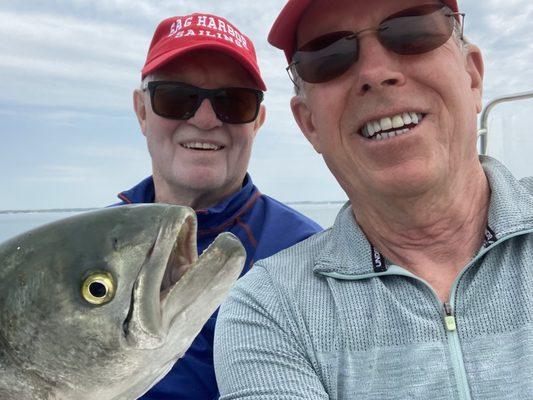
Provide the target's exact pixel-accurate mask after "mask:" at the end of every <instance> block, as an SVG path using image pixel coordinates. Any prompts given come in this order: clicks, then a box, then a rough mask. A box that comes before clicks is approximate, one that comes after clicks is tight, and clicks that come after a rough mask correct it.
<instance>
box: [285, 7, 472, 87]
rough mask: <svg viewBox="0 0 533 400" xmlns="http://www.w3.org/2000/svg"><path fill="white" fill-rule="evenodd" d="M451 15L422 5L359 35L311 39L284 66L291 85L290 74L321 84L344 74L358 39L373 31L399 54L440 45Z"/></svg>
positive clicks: (337, 34)
mask: <svg viewBox="0 0 533 400" xmlns="http://www.w3.org/2000/svg"><path fill="white" fill-rule="evenodd" d="M457 16H461V17H462V19H463V21H461V38H462V36H463V32H462V30H463V25H464V16H465V14H463V13H455V12H452V10H451V9H450V8H449V7H447V6H446V5H444V4H442V3H433V4H426V5H421V6H417V7H412V8H408V9H405V10H402V11H400V12H398V13H395V14H394V15H391V16H389V17H387V18H386V19H385V20H384V21H382V22H381V23H380V24H379V26H378V27H377V28H368V29H363V30H361V31H359V32H349V31H341V32H332V33H328V34H326V35H323V36H320V37H318V38H315V39H313V40H311V41H310V42H308V43H306V44H304V45H303V46H302V47H300V48H299V49H298V50H297V51H296V52H295V53H294V56H293V58H292V63H291V64H290V65H289V66H288V67H287V72H288V73H289V77H290V78H291V80H292V81H293V82H295V79H294V72H296V73H297V74H298V76H299V77H300V78H301V79H303V80H304V81H305V82H309V83H323V82H327V81H330V80H332V79H335V78H337V77H339V76H341V75H342V74H344V73H345V72H346V71H347V70H348V69H350V67H351V66H352V65H353V64H354V63H356V62H357V60H358V58H359V40H358V38H359V36H360V35H361V34H362V33H365V32H376V33H377V37H378V40H379V41H380V43H381V44H382V45H383V46H384V47H385V48H386V49H388V50H390V51H393V52H394V53H397V54H402V55H413V54H422V53H426V52H429V51H432V50H435V49H436V48H438V47H440V46H442V45H443V44H444V43H446V42H447V41H448V39H449V38H450V37H451V35H452V32H453V27H454V20H453V19H454V18H456V17H457Z"/></svg>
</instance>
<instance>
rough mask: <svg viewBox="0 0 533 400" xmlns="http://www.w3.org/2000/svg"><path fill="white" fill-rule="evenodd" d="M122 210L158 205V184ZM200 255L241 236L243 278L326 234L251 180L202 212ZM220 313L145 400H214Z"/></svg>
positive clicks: (127, 195)
mask: <svg viewBox="0 0 533 400" xmlns="http://www.w3.org/2000/svg"><path fill="white" fill-rule="evenodd" d="M118 197H119V198H120V199H121V200H122V202H121V203H119V204H118V205H123V204H133V203H153V202H154V199H155V190H154V182H153V179H152V177H149V178H147V179H145V180H144V181H142V182H141V183H139V184H138V185H137V186H135V187H133V188H132V189H130V190H128V191H125V192H122V193H120V194H119V195H118ZM196 215H197V218H198V252H199V253H201V252H203V251H204V250H205V249H206V248H207V247H208V246H209V244H211V242H212V241H213V240H214V239H215V237H216V236H217V235H218V234H219V233H221V232H231V233H233V234H234V235H236V236H237V237H238V238H239V240H240V241H241V242H242V244H243V245H244V247H245V248H246V254H247V256H246V264H245V266H244V270H243V272H242V274H245V273H246V272H248V271H249V270H250V268H251V267H252V265H253V263H254V262H255V261H257V260H260V259H262V258H266V257H269V256H271V255H273V254H275V253H277V252H279V251H281V250H283V249H285V248H287V247H290V246H292V245H293V244H296V243H298V242H300V241H302V240H303V239H306V238H307V237H309V236H311V235H312V234H314V233H316V232H318V231H320V230H321V228H320V226H319V225H318V224H316V223H315V222H313V221H311V220H310V219H309V218H307V217H305V216H303V215H302V214H300V213H298V212H297V211H295V210H293V209H291V208H289V207H287V206H285V205H284V204H282V203H280V202H278V201H276V200H274V199H272V198H271V197H268V196H265V195H263V194H261V193H260V192H259V190H258V189H257V187H255V185H254V184H253V183H252V179H251V178H250V176H249V175H246V177H245V179H244V182H243V187H242V189H241V190H240V191H239V192H237V193H235V194H234V195H233V196H231V197H229V198H228V199H226V200H224V201H223V202H221V203H219V204H217V205H216V206H214V207H212V208H209V209H206V210H197V211H196ZM217 314H218V311H217V312H215V313H214V314H213V316H212V317H211V318H210V319H209V320H208V321H207V323H206V324H205V325H204V327H203V328H202V330H201V332H200V334H199V335H198V336H197V337H196V339H195V340H194V341H193V343H192V345H191V347H190V348H189V350H188V351H187V353H185V355H184V357H183V358H181V359H180V360H179V361H178V362H177V363H176V365H174V367H173V368H172V370H171V371H170V372H169V373H168V375H167V376H166V377H165V378H164V379H163V380H162V381H161V382H159V383H158V384H157V385H156V386H154V387H153V388H152V389H151V390H150V391H149V392H148V393H147V394H145V395H144V396H143V397H141V399H145V400H148V399H149V400H158V399H165V400H175V399H180V400H181V399H191V400H193V399H194V400H212V399H217V398H218V396H219V394H218V388H217V384H216V380H215V371H214V367H213V337H214V329H215V321H216V317H217Z"/></svg>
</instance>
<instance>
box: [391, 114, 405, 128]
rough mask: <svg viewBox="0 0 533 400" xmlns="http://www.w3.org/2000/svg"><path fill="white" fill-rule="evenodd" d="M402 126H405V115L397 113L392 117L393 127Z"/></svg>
mask: <svg viewBox="0 0 533 400" xmlns="http://www.w3.org/2000/svg"><path fill="white" fill-rule="evenodd" d="M402 126H404V122H403V116H401V115H395V116H394V117H393V118H392V127H393V128H401V127H402Z"/></svg>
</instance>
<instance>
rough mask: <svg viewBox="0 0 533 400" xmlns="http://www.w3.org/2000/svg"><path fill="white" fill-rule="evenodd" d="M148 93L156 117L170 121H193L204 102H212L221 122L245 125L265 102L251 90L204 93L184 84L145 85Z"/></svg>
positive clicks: (226, 89)
mask: <svg viewBox="0 0 533 400" xmlns="http://www.w3.org/2000/svg"><path fill="white" fill-rule="evenodd" d="M146 89H148V91H149V92H150V100H151V102H152V110H153V111H154V113H156V114H157V115H159V116H160V117H163V118H168V119H179V120H185V119H189V118H192V117H193V116H194V114H195V113H196V111H198V108H199V107H200V105H201V104H202V102H203V101H204V99H209V101H210V102H211V106H212V107H213V111H214V112H215V114H216V116H217V118H218V119H219V120H221V121H222V122H225V123H228V124H246V123H248V122H252V121H255V119H256V118H257V115H258V114H259V108H260V105H261V102H262V101H263V92H262V91H260V90H257V89H250V88H240V87H226V88H219V89H202V88H199V87H197V86H193V85H189V84H187V83H183V82H173V81H153V82H148V83H144V84H143V86H142V90H143V91H144V90H146Z"/></svg>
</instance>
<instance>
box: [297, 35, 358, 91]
mask: <svg viewBox="0 0 533 400" xmlns="http://www.w3.org/2000/svg"><path fill="white" fill-rule="evenodd" d="M358 53H359V49H358V43H357V39H356V38H354V37H353V33H352V32H333V33H329V34H327V35H324V36H320V37H318V38H316V39H314V40H312V41H310V42H309V43H307V44H305V45H304V46H302V47H301V48H300V49H299V50H298V51H297V52H296V53H295V54H294V57H293V65H294V68H296V72H297V73H298V75H299V76H300V77H301V78H302V79H303V80H304V81H306V82H309V83H321V82H326V81H329V80H331V79H334V78H336V77H338V76H340V75H342V74H343V73H345V72H346V71H347V70H348V69H349V68H350V66H352V64H353V63H354V62H355V61H357V57H358Z"/></svg>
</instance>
